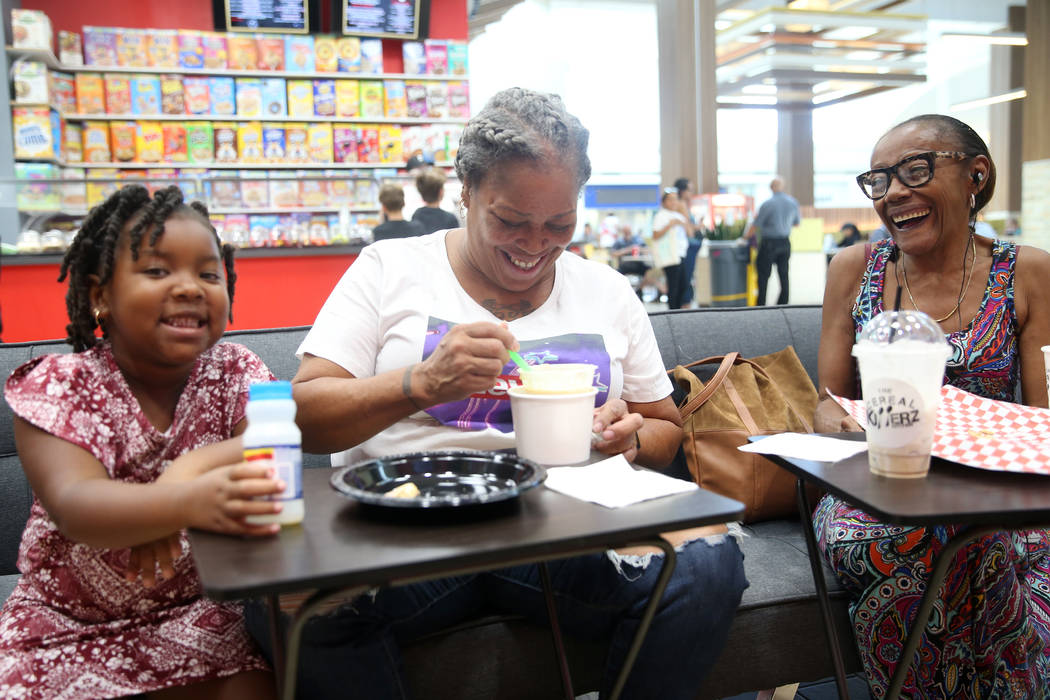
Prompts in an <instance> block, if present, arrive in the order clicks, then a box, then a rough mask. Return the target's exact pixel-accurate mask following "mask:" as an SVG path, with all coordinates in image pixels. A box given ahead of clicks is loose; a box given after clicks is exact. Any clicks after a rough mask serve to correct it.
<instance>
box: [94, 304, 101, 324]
mask: <svg viewBox="0 0 1050 700" xmlns="http://www.w3.org/2000/svg"><path fill="white" fill-rule="evenodd" d="M94 314H95V325H96V326H99V327H101V326H102V310H101V309H98V308H96V309H94Z"/></svg>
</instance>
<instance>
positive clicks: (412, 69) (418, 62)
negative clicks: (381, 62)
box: [401, 41, 427, 75]
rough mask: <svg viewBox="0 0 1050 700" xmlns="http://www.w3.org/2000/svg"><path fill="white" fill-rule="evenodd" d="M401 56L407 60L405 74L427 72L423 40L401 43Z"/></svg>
mask: <svg viewBox="0 0 1050 700" xmlns="http://www.w3.org/2000/svg"><path fill="white" fill-rule="evenodd" d="M401 57H402V58H403V59H404V61H405V75H423V74H424V73H426V72H427V57H426V54H425V53H424V52H423V42H422V41H405V42H402V43H401Z"/></svg>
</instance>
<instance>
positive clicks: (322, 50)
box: [314, 36, 339, 73]
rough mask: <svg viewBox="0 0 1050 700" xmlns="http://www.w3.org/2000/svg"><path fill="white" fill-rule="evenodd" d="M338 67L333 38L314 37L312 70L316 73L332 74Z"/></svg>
mask: <svg viewBox="0 0 1050 700" xmlns="http://www.w3.org/2000/svg"><path fill="white" fill-rule="evenodd" d="M338 67H339V59H338V56H337V55H336V47H335V37H334V36H316V37H314V70H315V71H317V72H318V73H334V72H335V71H336V69H337V68H338Z"/></svg>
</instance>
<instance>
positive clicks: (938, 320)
mask: <svg viewBox="0 0 1050 700" xmlns="http://www.w3.org/2000/svg"><path fill="white" fill-rule="evenodd" d="M970 248H971V249H972V250H973V260H972V261H971V262H970V274H969V276H968V277H967V278H966V286H965V287H963V288H962V290H961V291H960V292H959V298H958V299H957V300H956V302H955V308H954V309H952V310H951V311H949V312H948V314H947V315H946V316H944V317H943V318H935V319H933V320H934V322H935V323H941V322H943V321H947V320H948V319H949V318H951V317H952V316H954V315H955V312H956V311H958V310H959V307H960V306H962V300H963V297H965V296H966V290H968V289H969V288H970V280H972V279H973V269H974V268H975V267H977V241H975V240H974V237H973V234H972V233H971V234H970ZM965 270H966V253H963V271H965ZM901 272H903V273H904V291H906V292H907V293H908V299H909V300H910V301H911V305H912V306H914V307H915V310H916V311H918V310H919V305H918V304H916V303H915V297H913V296H912V295H911V289H909V288H908V268H906V267H904V261H903V260H901Z"/></svg>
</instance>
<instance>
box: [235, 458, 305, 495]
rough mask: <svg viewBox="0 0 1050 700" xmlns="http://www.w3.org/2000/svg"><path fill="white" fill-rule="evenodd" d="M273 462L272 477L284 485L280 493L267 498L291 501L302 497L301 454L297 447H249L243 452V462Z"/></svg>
mask: <svg viewBox="0 0 1050 700" xmlns="http://www.w3.org/2000/svg"><path fill="white" fill-rule="evenodd" d="M264 459H266V460H270V461H271V462H273V466H274V471H275V474H274V476H275V477H276V478H278V479H281V480H282V481H284V483H285V484H286V486H285V489H284V491H283V492H282V493H279V494H274V495H272V496H267V497H266V500H270V501H292V500H295V499H298V498H302V497H303V453H302V450H301V449H300V448H299V446H298V445H276V446H273V447H251V448H248V449H246V450H245V451H244V461H245V462H255V461H258V460H264Z"/></svg>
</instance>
